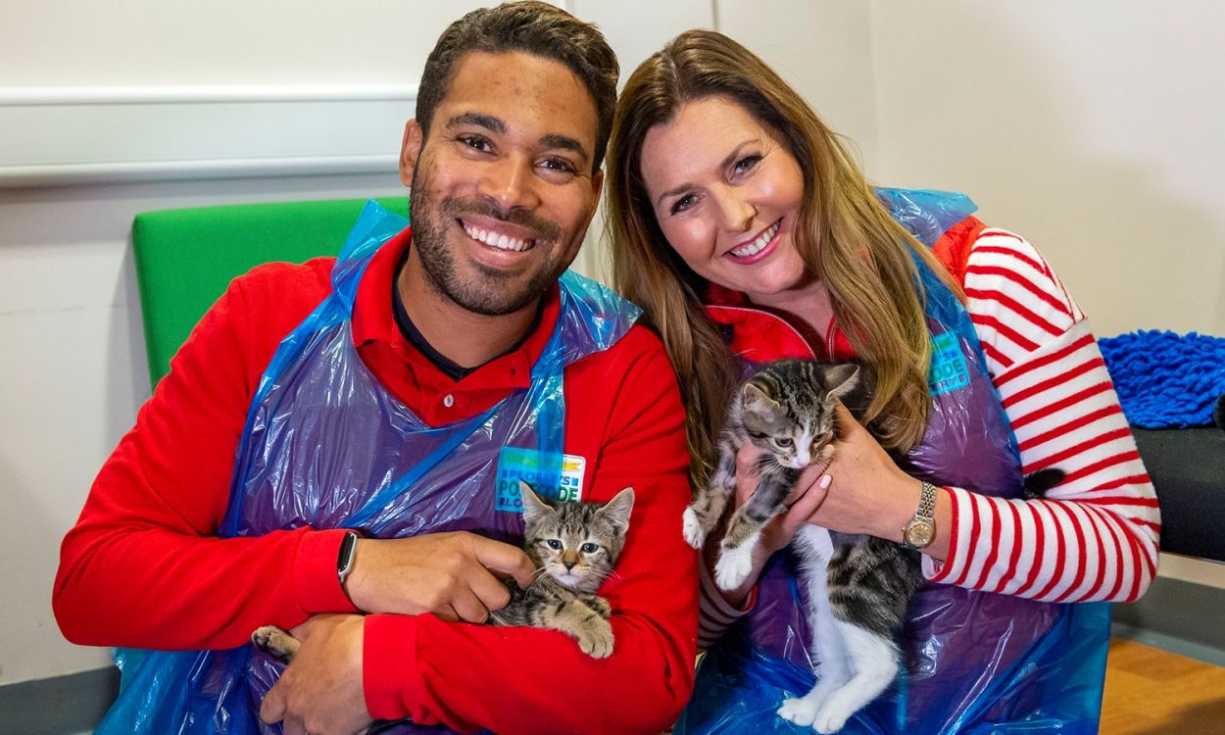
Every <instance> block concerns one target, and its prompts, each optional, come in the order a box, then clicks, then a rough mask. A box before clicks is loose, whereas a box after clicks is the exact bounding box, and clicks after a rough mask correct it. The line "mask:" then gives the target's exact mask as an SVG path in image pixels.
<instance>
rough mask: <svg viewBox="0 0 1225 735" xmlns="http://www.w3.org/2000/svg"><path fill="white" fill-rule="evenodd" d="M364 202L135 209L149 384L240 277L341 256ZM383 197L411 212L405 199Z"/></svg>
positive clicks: (396, 207) (381, 201)
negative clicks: (267, 266) (265, 266)
mask: <svg viewBox="0 0 1225 735" xmlns="http://www.w3.org/2000/svg"><path fill="white" fill-rule="evenodd" d="M365 201H366V200H364V199H345V200H324V201H308V202H285V203H271V204H237V205H230V206H218V207H200V208H194V209H170V210H164V211H160V212H145V213H143V214H138V215H136V221H135V222H134V223H133V225H132V246H133V249H134V250H135V253H136V280H137V282H138V284H139V287H140V306H141V310H142V312H143V315H144V325H145V345H146V347H147V349H148V358H149V381H150V384H151V385H157V381H158V380H160V379H161V378H162V376H163V375H165V374H166V372H167V370H168V369H169V365H170V358H171V357H172V356H173V355H174V353H175V352H176V351H178V349H179V346H180V345H182V344H183V342H184V340H186V339H187V335H188V334H190V333H191V330H192V328H193V327H195V325H196V322H198V321H200V317H202V316H204V312H206V311H208V308H209V307H210V306H212V304H213V302H215V301H216V300H217V298H218V297H219V296H221V294H222V293H223V292H224V291H225V289H226V287H227V286H228V285H229V283H230V281H231V280H232V279H233V278H234V277H236V276H239V275H242V274H243V273H246V272H247V271H248V270H250V269H251V268H253V267H255V266H257V265H259V264H261V263H269V262H274V261H290V262H294V263H301V262H303V261H306V260H309V259H310V258H314V257H318V256H321V255H336V254H337V253H339V252H340V247H341V245H343V244H344V241H345V236H346V235H348V233H349V229H350V228H351V227H352V226H353V223H354V222H356V221H357V216H358V214H359V213H360V212H361V210H362V206H363V205H364V204H365ZM377 201H378V202H379V204H381V205H382V206H383V207H385V208H387V209H388V210H390V211H392V212H396V213H399V214H403V215H407V209H408V201H407V199H406V198H404V197H397V198H389V199H379V200H377Z"/></svg>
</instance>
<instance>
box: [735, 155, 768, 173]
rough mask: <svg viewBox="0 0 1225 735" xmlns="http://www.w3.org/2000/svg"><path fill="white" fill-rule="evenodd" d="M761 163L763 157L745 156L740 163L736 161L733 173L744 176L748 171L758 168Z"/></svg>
mask: <svg viewBox="0 0 1225 735" xmlns="http://www.w3.org/2000/svg"><path fill="white" fill-rule="evenodd" d="M759 161H761V156H759V155H757V154H753V155H751V156H745V157H744V158H741V159H740V160H739V161H736V163H735V165H734V166H732V171H733V172H734V173H737V174H742V173H744V172H746V171H750V170H752V168H753V167H754V166H756V165H757V163H758V162H759Z"/></svg>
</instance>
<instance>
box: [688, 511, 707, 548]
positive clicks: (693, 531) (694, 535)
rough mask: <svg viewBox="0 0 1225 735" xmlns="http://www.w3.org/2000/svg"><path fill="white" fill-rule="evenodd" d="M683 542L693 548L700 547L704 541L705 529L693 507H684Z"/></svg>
mask: <svg viewBox="0 0 1225 735" xmlns="http://www.w3.org/2000/svg"><path fill="white" fill-rule="evenodd" d="M685 542H686V543H687V544H689V545H690V546H692V547H693V548H695V549H700V548H702V544H704V543H705V542H706V529H705V528H702V522H701V521H700V520H699V519H698V514H697V513H696V512H694V510H693V508H685Z"/></svg>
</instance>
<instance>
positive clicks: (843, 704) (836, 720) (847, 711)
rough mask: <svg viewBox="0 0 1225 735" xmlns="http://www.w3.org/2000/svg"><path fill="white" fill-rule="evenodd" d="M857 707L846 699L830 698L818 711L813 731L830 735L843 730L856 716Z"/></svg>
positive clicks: (813, 723)
mask: <svg viewBox="0 0 1225 735" xmlns="http://www.w3.org/2000/svg"><path fill="white" fill-rule="evenodd" d="M855 709H856V708H855V707H854V706H852V705H851V703H849V702H848V701H847V699H846V698H844V697H830V698H829V699H827V700H826V701H825V703H824V704H822V705H821V709H820V710H818V711H817V717H816V719H815V720H813V722H812V729H814V730H816V731H817V732H819V733H821V735H828V734H829V733H833V732H838V731H839V730H841V729H842V727H843V725H845V724H846V721H847V720H849V719H850V718H851V715H853V714H855Z"/></svg>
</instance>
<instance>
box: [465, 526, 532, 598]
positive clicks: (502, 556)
mask: <svg viewBox="0 0 1225 735" xmlns="http://www.w3.org/2000/svg"><path fill="white" fill-rule="evenodd" d="M471 543H472V552H473V555H475V556H476V560H477V561H479V562H480V563H481V564H482V565H483V566H484V567H485V568H486V569H489V570H492V571H494V572H499V573H501V574H509V575H511V576H512V577H514V578H515V581H516V582H518V583H519V586H520V587H527V586H528V585H530V584H531V583H532V579H533V573H534V572H535V570H536V567H535V566H534V565H533V564H532V560H531V559H529V558H528V556H527V554H525V553H524V552H523V549H520V548H519V547H518V546H511V545H510V544H504V543H502V542H501V541H494V540H493V539H488V538H484V537H481V536H473V537H472V538H471Z"/></svg>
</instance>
